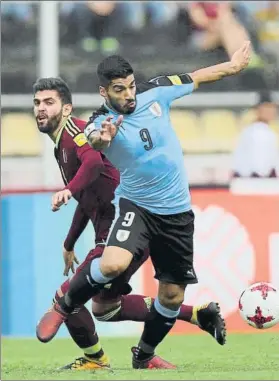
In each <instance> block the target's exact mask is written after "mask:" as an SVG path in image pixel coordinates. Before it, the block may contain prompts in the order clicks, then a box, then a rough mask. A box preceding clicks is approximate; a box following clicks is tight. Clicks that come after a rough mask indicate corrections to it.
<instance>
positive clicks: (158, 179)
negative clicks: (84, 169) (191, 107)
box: [88, 76, 194, 215]
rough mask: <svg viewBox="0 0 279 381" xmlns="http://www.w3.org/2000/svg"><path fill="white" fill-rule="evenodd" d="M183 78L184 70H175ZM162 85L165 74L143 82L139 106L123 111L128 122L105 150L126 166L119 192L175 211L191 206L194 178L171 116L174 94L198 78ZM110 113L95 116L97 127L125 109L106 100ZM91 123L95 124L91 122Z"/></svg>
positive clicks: (146, 204) (154, 207)
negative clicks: (189, 176) (190, 177)
mask: <svg viewBox="0 0 279 381" xmlns="http://www.w3.org/2000/svg"><path fill="white" fill-rule="evenodd" d="M175 77H177V78H178V79H179V77H178V76H175ZM175 77H174V76H173V77H158V78H159V79H160V78H165V79H166V78H170V80H169V82H170V85H169V86H160V85H158V83H160V80H158V79H155V80H153V83H150V82H148V83H145V84H144V85H143V89H142V90H143V91H142V92H141V87H140V85H138V90H137V92H138V93H137V106H136V109H135V111H134V112H133V113H132V114H129V115H125V114H124V115H123V116H124V120H123V123H122V126H121V127H120V128H119V131H118V133H117V135H116V136H115V138H114V139H113V140H112V142H111V145H110V147H109V148H107V149H105V150H104V151H103V153H104V154H105V155H106V157H107V158H108V159H109V160H110V161H111V163H112V164H113V165H114V166H115V167H116V168H117V169H118V170H119V172H120V185H119V187H118V188H117V190H116V199H118V197H123V198H126V199H128V200H130V201H132V202H133V203H135V204H136V205H138V206H141V207H143V208H146V209H147V210H149V211H150V212H152V213H156V214H161V215H169V214H177V213H181V212H185V211H188V210H190V209H191V199H190V192H189V185H188V179H187V175H186V170H185V166H184V157H183V152H182V148H181V145H180V142H179V140H178V138H177V136H176V133H175V131H174V129H173V127H172V125H171V121H170V104H171V102H172V101H173V100H175V99H177V98H180V97H182V96H184V95H188V94H190V93H192V91H193V89H194V84H193V82H191V83H186V84H180V85H173V84H172V83H174V82H173V81H171V79H173V78H175ZM105 108H106V109H107V111H108V113H107V114H106V115H99V116H97V118H95V119H94V128H95V129H99V128H101V122H102V121H103V120H105V119H106V118H107V116H108V115H112V116H113V117H114V118H113V121H116V119H117V118H118V116H119V114H118V113H117V112H115V111H114V110H112V109H109V108H108V107H107V106H105ZM88 127H90V124H89V126H88Z"/></svg>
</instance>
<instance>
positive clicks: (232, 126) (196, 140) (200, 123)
mask: <svg viewBox="0 0 279 381" xmlns="http://www.w3.org/2000/svg"><path fill="white" fill-rule="evenodd" d="M91 115H92V112H89V111H86V112H83V113H82V114H79V115H77V116H78V117H80V118H81V119H84V120H88V118H89V116H91ZM254 118H255V114H254V111H253V110H247V111H244V112H242V113H234V112H233V111H230V110H224V109H220V110H219V109H214V110H206V111H203V112H201V113H197V112H194V111H187V110H178V109H173V110H171V121H172V124H173V127H174V129H175V131H176V134H177V136H178V137H179V139H180V141H181V145H182V148H183V151H184V152H185V153H211V152H212V153H215V152H228V153H229V152H232V150H233V149H234V146H235V143H236V139H237V137H238V135H239V133H240V131H241V129H242V128H244V127H245V126H247V125H248V124H250V123H252V122H253V120H254ZM271 128H272V129H273V130H274V131H275V132H276V133H277V134H278V137H279V121H278V120H277V121H275V122H274V123H273V124H272V126H271ZM1 141H2V143H1V154H2V156H39V155H40V154H41V152H42V145H41V139H40V133H39V132H38V130H37V127H36V123H35V121H34V119H33V117H32V115H31V114H29V113H22V112H21V113H18V112H12V113H7V114H3V115H2V127H1Z"/></svg>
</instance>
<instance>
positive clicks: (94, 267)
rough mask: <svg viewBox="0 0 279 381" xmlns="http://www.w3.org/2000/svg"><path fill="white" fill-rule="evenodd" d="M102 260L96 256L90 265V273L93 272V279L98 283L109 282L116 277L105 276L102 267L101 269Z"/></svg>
mask: <svg viewBox="0 0 279 381" xmlns="http://www.w3.org/2000/svg"><path fill="white" fill-rule="evenodd" d="M100 260H101V258H96V259H94V260H93V261H92V262H91V265H90V274H91V277H92V279H93V280H94V281H95V282H96V283H102V284H103V283H108V282H110V281H111V280H112V279H113V278H114V277H108V276H105V275H104V274H103V273H102V271H101V269H100Z"/></svg>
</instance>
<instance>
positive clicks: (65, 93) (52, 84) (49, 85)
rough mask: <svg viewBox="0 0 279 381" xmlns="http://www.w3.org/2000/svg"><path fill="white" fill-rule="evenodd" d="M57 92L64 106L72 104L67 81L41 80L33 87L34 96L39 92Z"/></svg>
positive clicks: (56, 79)
mask: <svg viewBox="0 0 279 381" xmlns="http://www.w3.org/2000/svg"><path fill="white" fill-rule="evenodd" d="M44 90H56V91H57V93H58V94H59V97H60V99H61V102H62V104H72V94H71V91H70V89H69V87H68V85H67V83H66V82H65V81H63V79H61V78H59V77H55V78H53V77H48V78H39V79H37V81H36V82H35V83H34V85H33V92H34V94H35V93H36V92H37V91H44Z"/></svg>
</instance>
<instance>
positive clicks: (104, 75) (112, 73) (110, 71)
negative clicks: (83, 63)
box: [97, 55, 134, 87]
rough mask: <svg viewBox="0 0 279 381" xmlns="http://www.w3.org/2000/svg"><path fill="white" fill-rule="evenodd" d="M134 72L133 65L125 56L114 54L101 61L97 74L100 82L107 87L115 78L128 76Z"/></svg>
mask: <svg viewBox="0 0 279 381" xmlns="http://www.w3.org/2000/svg"><path fill="white" fill-rule="evenodd" d="M133 73H134V70H133V68H132V66H131V65H130V64H129V62H128V61H126V60H125V59H124V58H123V57H121V56H117V55H113V56H109V57H107V58H105V59H104V60H103V61H102V62H100V63H99V65H98V68H97V75H98V78H99V84H100V85H101V86H104V87H107V86H108V85H109V83H110V82H111V81H112V80H113V79H115V78H126V77H128V75H131V74H133Z"/></svg>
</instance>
